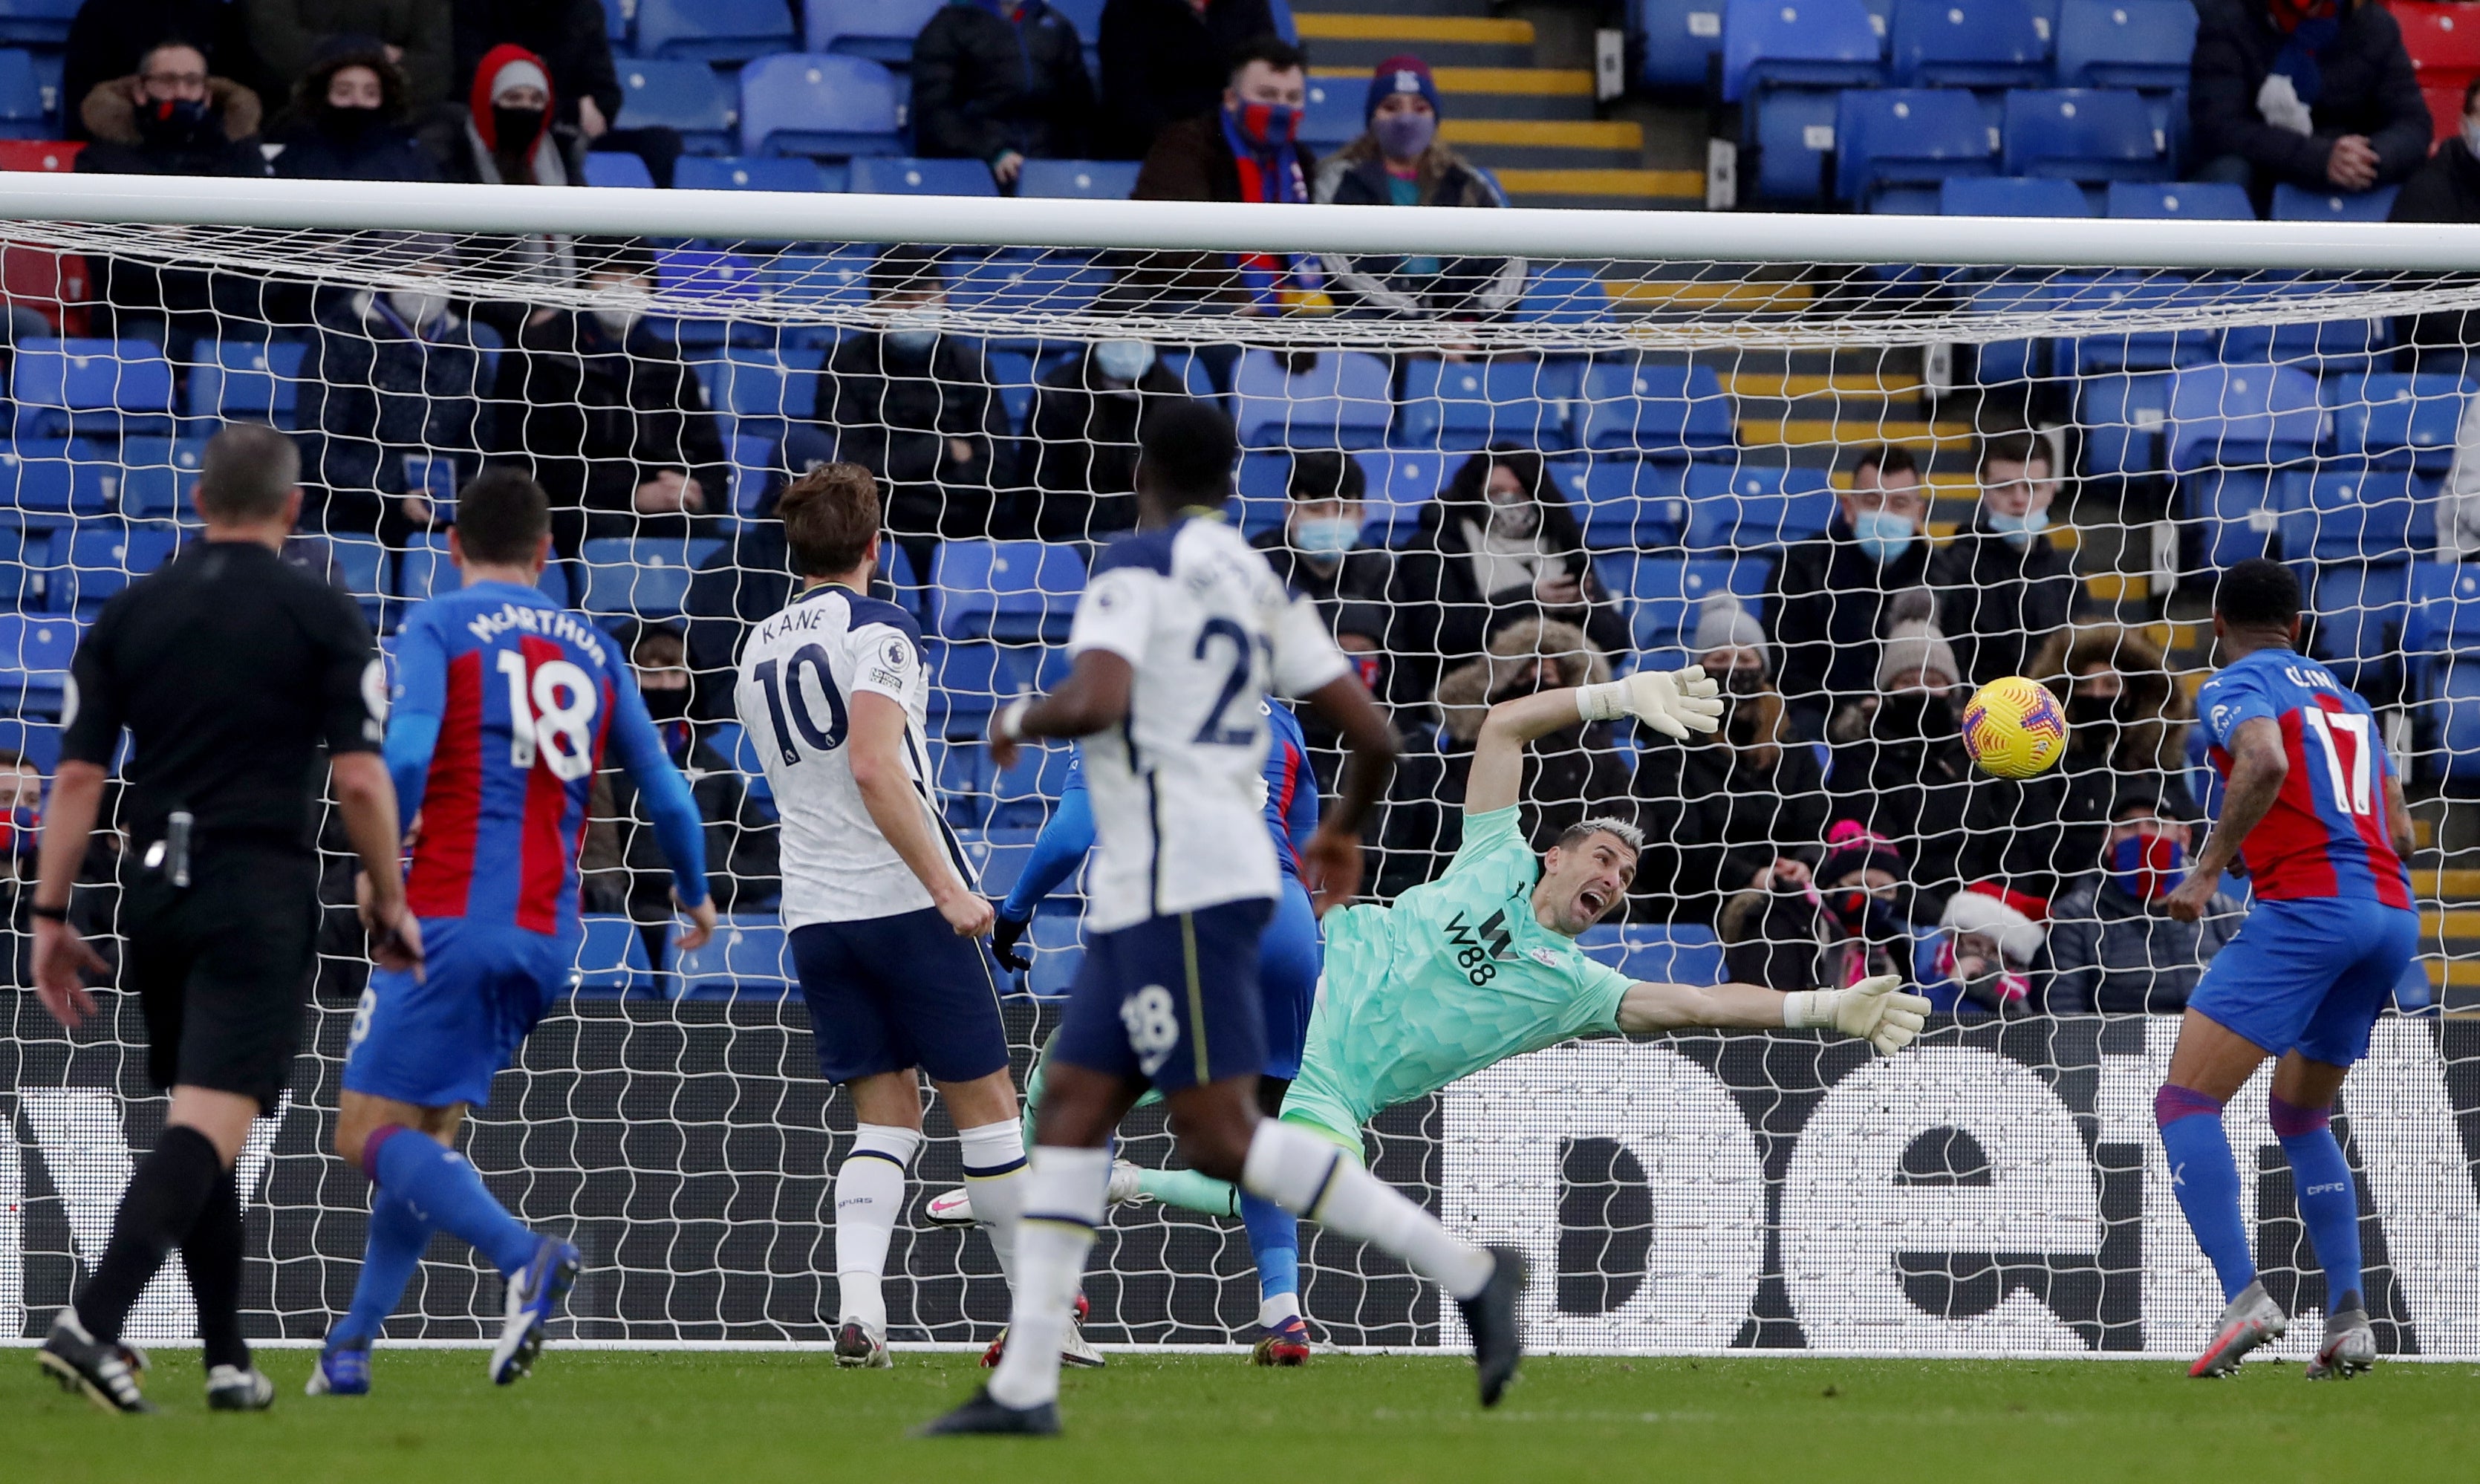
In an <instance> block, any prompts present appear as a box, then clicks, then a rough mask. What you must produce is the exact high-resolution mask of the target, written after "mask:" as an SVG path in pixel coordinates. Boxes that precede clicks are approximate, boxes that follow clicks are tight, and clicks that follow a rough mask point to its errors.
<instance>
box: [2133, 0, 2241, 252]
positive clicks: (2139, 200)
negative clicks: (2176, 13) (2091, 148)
mask: <svg viewBox="0 0 2480 1484" xmlns="http://www.w3.org/2000/svg"><path fill="white" fill-rule="evenodd" d="M2177 3H2178V5H2179V8H2180V9H2181V10H2186V9H2187V7H2186V4H2185V0H2177ZM2189 14H2190V16H2192V15H2193V14H2194V13H2193V12H2192V11H2191V12H2189ZM2108 202H2109V205H2108V209H2107V210H2106V211H2105V212H2104V213H2103V215H2105V216H2109V217H2124V218H2127V219H2130V220H2132V221H2166V220H2171V219H2176V218H2185V219H2187V220H2190V221H2255V220H2256V207H2255V206H2254V205H2253V204H2251V203H2250V202H2249V200H2248V194H2247V187H2245V186H2239V185H2233V184H2231V183H2230V182H2228V181H2220V180H2178V181H2163V182H2144V181H2134V180H2113V181H2111V182H2110V183H2109V195H2108Z"/></svg>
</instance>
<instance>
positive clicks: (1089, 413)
mask: <svg viewBox="0 0 2480 1484" xmlns="http://www.w3.org/2000/svg"><path fill="white" fill-rule="evenodd" d="M1187 395H1188V386H1187V383H1185V382H1184V381H1182V380H1181V379H1180V378H1179V376H1178V374H1177V373H1176V372H1174V371H1173V370H1172V369H1171V368H1170V367H1169V366H1166V365H1164V364H1163V359H1162V356H1161V355H1159V354H1158V353H1156V352H1155V351H1154V348H1153V346H1152V344H1151V343H1150V342H1148V341H1144V340H1137V339H1120V340H1104V341H1100V342H1098V343H1097V344H1095V345H1093V346H1090V347H1088V348H1087V349H1086V351H1085V352H1084V353H1083V354H1081V355H1079V356H1077V357H1076V358H1075V359H1073V360H1071V361H1068V362H1067V363H1065V364H1063V365H1061V366H1058V367H1055V368H1053V369H1052V370H1051V371H1050V372H1049V374H1048V375H1046V376H1045V377H1044V378H1042V384H1041V385H1040V386H1037V387H1036V388H1034V393H1033V415H1032V418H1031V420H1030V421H1029V422H1028V424H1027V426H1028V427H1029V428H1030V429H1031V430H1032V432H1033V436H1032V439H1031V441H1030V442H1029V443H1028V444H1027V445H1026V447H1025V449H1024V460H1025V463H1026V464H1027V465H1028V467H1027V469H1026V470H1025V473H1026V476H1027V482H1029V483H1030V485H1031V488H1030V490H1029V491H1027V496H1028V498H1029V499H1030V501H1031V504H1032V506H1033V508H1032V510H1031V511H1030V512H1028V513H1023V514H1020V515H1019V516H1018V517H1017V519H1016V521H1015V524H1016V525H1017V527H1018V528H1019V529H1020V530H1023V531H1029V532H1030V533H1031V534H1035V535H1039V536H1041V537H1042V539H1044V540H1046V541H1092V542H1101V541H1106V540H1108V539H1109V538H1110V537H1112V536H1114V535H1117V534H1120V533H1121V532H1124V531H1133V530H1135V529H1136V526H1137V439H1138V436H1139V434H1140V432H1141V430H1143V428H1144V426H1145V418H1146V413H1147V411H1148V409H1149V408H1150V407H1153V406H1159V405H1161V404H1162V399H1164V398H1167V397H1185V396H1187Z"/></svg>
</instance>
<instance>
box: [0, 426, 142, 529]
mask: <svg viewBox="0 0 2480 1484" xmlns="http://www.w3.org/2000/svg"><path fill="white" fill-rule="evenodd" d="M118 472H119V471H118V470H117V469H116V468H115V467H114V466H113V464H112V462H111V461H110V460H109V459H108V458H107V457H106V456H104V454H103V452H102V451H101V450H100V449H98V448H97V447H96V446H95V445H93V444H91V443H89V442H87V441H86V440H84V439H72V438H19V439H18V440H17V441H16V442H15V443H13V444H7V445H0V510H11V511H14V512H16V513H17V514H18V515H20V516H51V517H69V516H91V515H102V514H106V513H108V512H110V510H111V509H112V508H113V504H114V501H113V495H114V488H113V480H114V477H115V476H116V474H117V473H118Z"/></svg>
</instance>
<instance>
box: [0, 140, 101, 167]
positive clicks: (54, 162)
mask: <svg viewBox="0 0 2480 1484" xmlns="http://www.w3.org/2000/svg"><path fill="white" fill-rule="evenodd" d="M85 147H86V145H85V144H83V143H70V142H69V141H67V140H57V139H0V170H69V169H75V168H76V166H77V157H78V151H79V150H81V149H84V148H85Z"/></svg>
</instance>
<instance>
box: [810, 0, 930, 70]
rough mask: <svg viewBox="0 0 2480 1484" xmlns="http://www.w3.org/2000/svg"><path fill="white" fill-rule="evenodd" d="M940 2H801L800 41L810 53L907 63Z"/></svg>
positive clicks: (840, 0) (891, 63)
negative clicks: (915, 40)
mask: <svg viewBox="0 0 2480 1484" xmlns="http://www.w3.org/2000/svg"><path fill="white" fill-rule="evenodd" d="M945 3H946V0H803V3H802V6H801V41H802V44H803V45H804V46H806V47H807V48H808V49H809V50H811V51H814V52H833V53H835V54H837V55H839V56H845V57H866V58H868V59H869V60H870V61H872V62H882V63H885V64H887V65H889V66H897V67H901V66H910V65H912V64H913V39H914V38H915V37H916V36H917V35H919V34H920V31H921V28H922V27H924V26H926V25H928V24H930V17H931V16H933V15H935V14H937V13H939V8H940V6H942V5H943V4H945Z"/></svg>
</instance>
